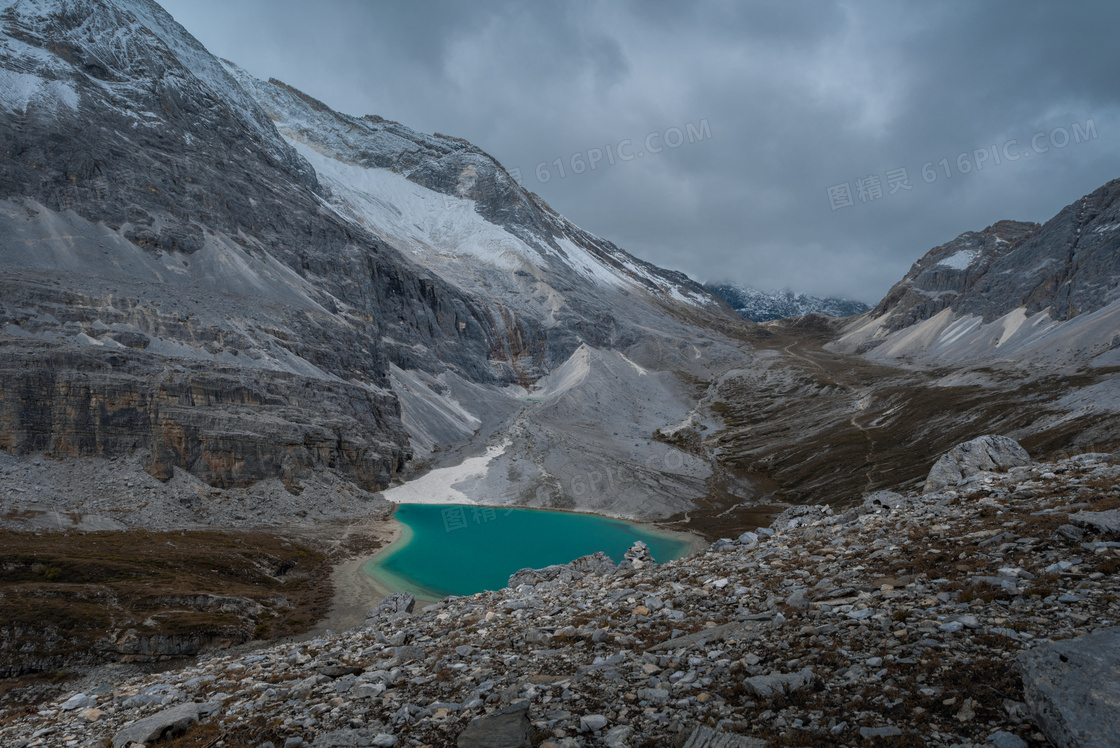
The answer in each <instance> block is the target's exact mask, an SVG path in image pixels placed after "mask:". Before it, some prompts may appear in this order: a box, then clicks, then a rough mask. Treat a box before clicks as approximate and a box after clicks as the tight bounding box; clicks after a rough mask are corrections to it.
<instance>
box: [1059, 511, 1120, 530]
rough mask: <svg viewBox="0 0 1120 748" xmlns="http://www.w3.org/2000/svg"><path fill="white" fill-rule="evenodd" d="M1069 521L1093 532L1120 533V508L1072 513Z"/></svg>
mask: <svg viewBox="0 0 1120 748" xmlns="http://www.w3.org/2000/svg"><path fill="white" fill-rule="evenodd" d="M1069 521H1070V524H1072V525H1076V526H1077V527H1084V528H1085V529H1087V530H1092V531H1093V532H1105V533H1109V534H1112V535H1117V534H1120V509H1109V510H1108V511H1107V512H1078V513H1077V514H1074V515H1071V516H1070V518H1069Z"/></svg>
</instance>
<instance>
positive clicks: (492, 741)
mask: <svg viewBox="0 0 1120 748" xmlns="http://www.w3.org/2000/svg"><path fill="white" fill-rule="evenodd" d="M986 438H987V437H986ZM972 444H973V448H968V445H962V446H964V447H966V448H965V449H963V450H962V449H961V448H958V449H957V450H955V451H954V452H953V453H950V456H949V457H948V458H943V460H942V461H941V462H939V463H938V466H937V467H935V469H934V471H933V473H932V474H931V480H930V482H929V483H927V486H926V490H927V492H926V493H924V494H919V493H912V494H905V495H900V494H897V493H890V492H879V493H877V494H872V495H870V496H868V497H865V499H864V501H863V503H862V504H861V505H859V506H856V507H853V508H850V509H848V510H847V511H841V510H833V509H831V508H828V507H815V506H803V507H794V508H791V509H790V510H788V511H786V512H785V513H784V514H782V515H781V516H780V517H779V518H778V519H777V520H776V521H775V523H774V524H773V525H772V526H771V528H769V529H760V530H759V531H758V532H756V533H746V534H744V535H743V536H742V537H740V538H739V539H738V540H721V541H718V542H716V543H714V544H712V546H711V547H710V548H709V549H708V550H707V551H706V552H703V553H700V554H696V555H693V556H690V557H688V558H684V559H681V560H679V561H675V562H672V563H667V564H662V565H655V564H653V563H652V562H651V560H650V559H649V557H648V555H646V552H645V551H644V549H643V548H641V547H635V548H633V549H631V551H630V552H629V553H628V554H627V558H626V559H625V560H624V561H623V562H622V563H621V564H620V565H619V566H618V567H614V566H613V564H604V563H603V560H602V559H601V558H599V559H596V558H594V557H589V558H587V559H581V560H580V561H579V562H577V563H576V564H573V565H571V566H568V567H552V568H550V569H547V570H537V571H536V572H533V573H519V575H515V582H519V584H518V586H517V587H516V588H512V587H510V588H506V589H503V590H499V591H496V592H487V593H481V594H477V595H473V596H470V597H453V598H448V599H446V600H443V601H441V602H439V603H437V604H435V605H432V606H429V607H427V608H425V609H424V610H422V611H419V612H416V613H413V612H411V608H412V605H411V601H410V600H408V599H402V598H401V597H399V596H393V597H391V598H389V599H388V600H387V601H386V602H385V603H383V604H382V605H381V606H379V607H378V608H376V609H374V610H373V611H371V613H370V618H369V620H368V622H367V625H366V626H364V627H362V628H358V629H355V630H352V631H349V632H345V633H342V634H337V635H331V636H327V637H324V638H320V639H316V640H313V641H307V642H303V643H299V644H295V645H292V644H287V645H280V646H274V647H272V648H269V649H264V650H260V651H257V652H255V653H253V654H251V655H238V656H225V657H213V658H211V659H208V660H205V661H203V662H200V663H199V664H198V665H196V666H194V667H190V668H186V669H183V670H179V671H176V672H173V673H165V674H162V675H151V676H146V677H143V678H134V679H132V680H128V681H125V682H123V683H114V684H105V685H104V686H103V687H101V688H95V689H91V690H90V691H87V692H85V693H77V694H72V695H70V696H69V697H68V698H66V699H65V700H62V701H59V702H57V703H52V704H46V705H43V706H41V707H40V708H38V710H37V711H36V712H35V713H28V714H26V715H24V716H20V717H18V718H15V719H13V720H11V721H9V722H8V723H7V724H5V725H3V726H2V727H0V744H2V745H4V746H15V747H16V748H27V747H28V746H99V747H101V746H109V745H111V746H113V747H114V748H124V747H126V746H135V744H137V743H139V744H142V745H151V744H153V743H157V742H160V741H161V740H165V739H172V738H174V736H176V735H181V737H179V738H178V741H180V742H177V743H175V744H176V745H190V746H215V747H217V746H254V747H257V746H269V745H271V746H275V748H280V747H281V746H283V747H284V748H298V747H299V746H314V747H315V748H343V747H350V746H394V745H398V746H410V745H411V746H420V745H429V746H451V745H458V746H463V747H466V746H491V747H493V746H537V745H540V746H554V747H560V746H565V747H574V746H597V745H605V746H679V745H685V746H690V747H692V748H697V747H699V746H764V745H821V746H832V745H851V746H863V745H907V746H910V745H932V746H969V745H994V746H997V748H1013V747H1016V746H1024V745H1046V744H1049V743H1053V744H1055V745H1059V746H1104V745H1116V744H1117V743H1116V741H1117V738H1116V736H1117V735H1120V716H1118V710H1117V707H1116V706H1115V705H1116V704H1117V703H1120V693H1118V691H1120V678H1118V677H1117V673H1118V666H1117V659H1118V655H1117V652H1118V651H1120V644H1118V642H1120V627H1117V623H1120V596H1118V595H1120V575H1118V574H1117V570H1118V569H1120V542H1118V541H1120V538H1118V537H1116V535H1117V533H1118V532H1120V511H1118V509H1120V465H1117V464H1116V463H1117V460H1116V458H1115V457H1110V456H1108V455H1104V454H1088V455H1080V456H1078V457H1074V458H1071V459H1067V460H1063V461H1060V462H1057V463H1052V464H1036V463H1031V464H1026V465H1021V466H1018V467H1012V468H1011V469H1010V470H1008V471H1007V472H1005V473H996V472H989V471H985V470H982V469H981V468H984V467H1000V465H999V464H994V463H992V462H991V461H990V460H989V461H988V462H987V464H985V460H986V459H987V458H983V455H982V456H981V457H982V458H983V459H980V460H979V462H977V460H976V454H975V453H976V452H977V449H976V448H975V446H976V443H972ZM980 446H981V447H985V449H987V451H986V452H985V454H990V455H994V456H995V463H1000V462H1003V463H1004V464H1006V463H1007V462H1008V461H1010V462H1016V461H1023V460H1018V459H1016V458H1015V455H1014V454H1010V452H1013V451H1014V450H1010V452H1009V450H1006V449H1005V450H1003V455H1002V457H1001V455H1000V450H999V449H988V447H991V446H992V444H987V445H985V444H981V445H980ZM996 446H999V445H996ZM980 451H984V450H980ZM1008 454H1010V457H1009V458H1008V459H1006V460H1005V459H1003V458H1007V457H1008ZM977 470H979V472H977ZM947 481H948V482H949V483H951V484H952V485H942V484H945V483H946V482H947ZM526 581H527V582H535V584H528V583H520V582H526ZM1109 704H1111V706H1108V705H1109ZM184 731H185V734H183V733H184Z"/></svg>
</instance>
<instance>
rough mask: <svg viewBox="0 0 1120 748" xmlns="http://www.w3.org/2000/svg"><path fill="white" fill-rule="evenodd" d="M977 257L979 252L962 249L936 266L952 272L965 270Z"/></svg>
mask: <svg viewBox="0 0 1120 748" xmlns="http://www.w3.org/2000/svg"><path fill="white" fill-rule="evenodd" d="M1000 241H1003V240H1000ZM1004 243H1006V242H1004ZM979 256H980V250H978V249H962V250H960V251H959V252H956V253H955V254H953V255H950V256H949V257H946V258H945V259H944V260H942V261H941V262H939V263H937V264H938V265H939V266H940V267H947V268H952V269H953V270H967V269H968V268H969V266H971V265H972V263H974V262H976V258H977V257H979Z"/></svg>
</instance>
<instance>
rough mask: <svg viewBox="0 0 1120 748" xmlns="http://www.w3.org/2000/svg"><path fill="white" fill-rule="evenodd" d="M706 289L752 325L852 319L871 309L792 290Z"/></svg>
mask: <svg viewBox="0 0 1120 748" xmlns="http://www.w3.org/2000/svg"><path fill="white" fill-rule="evenodd" d="M704 287H705V288H707V289H708V290H709V291H711V292H712V293H714V294H715V295H716V296H718V297H720V298H721V299H723V300H724V301H726V302H727V303H728V304H730V305H731V308H732V309H734V310H735V311H736V312H738V313H739V314H741V315H742V316H743V317H744V318H745V319H749V320H751V321H753V322H768V321H770V320H775V319H785V318H786V317H800V316H801V315H804V314H827V315H829V316H830V317H850V316H852V315H853V314H860V313H862V312H866V311H867V310H868V309H870V307H868V306H867V304H864V303H863V302H862V301H853V300H851V299H837V298H821V297H819V296H809V295H807V294H795V293H793V292H792V291H760V290H758V289H757V288H746V287H743V286H736V285H732V284H730V283H708V284H705V286H704Z"/></svg>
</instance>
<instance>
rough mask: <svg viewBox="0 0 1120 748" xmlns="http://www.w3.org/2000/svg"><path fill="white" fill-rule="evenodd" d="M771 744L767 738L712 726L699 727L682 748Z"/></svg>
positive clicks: (741, 747) (762, 746) (764, 747)
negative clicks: (732, 732)
mask: <svg viewBox="0 0 1120 748" xmlns="http://www.w3.org/2000/svg"><path fill="white" fill-rule="evenodd" d="M769 745H770V744H769V743H767V742H766V741H765V740H758V739H756V738H747V737H743V736H742V735H732V734H730V733H726V732H720V731H719V730H714V729H712V728H711V727H697V728H695V729H694V730H693V731H692V732H691V733H690V734H689V736H688V737H687V738H686V739H685V741H684V743H683V744H682V745H681V748H769Z"/></svg>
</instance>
